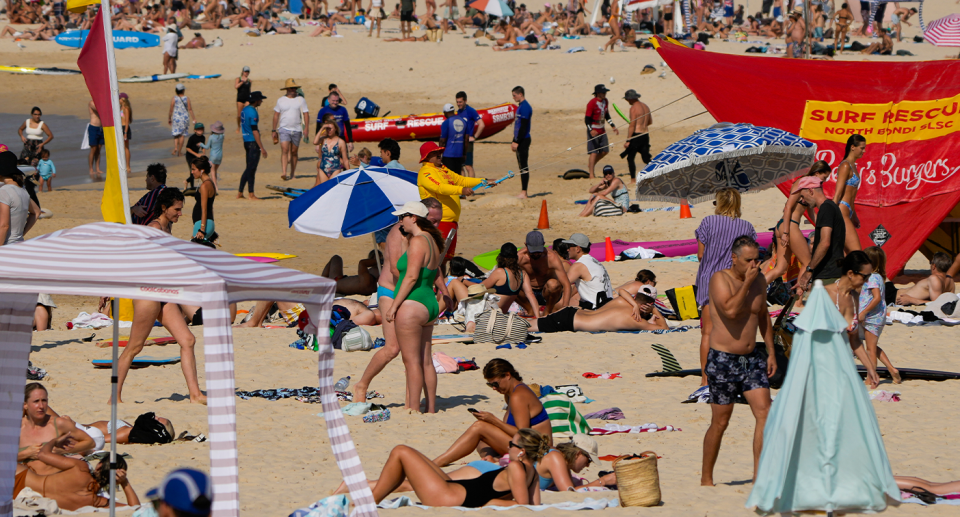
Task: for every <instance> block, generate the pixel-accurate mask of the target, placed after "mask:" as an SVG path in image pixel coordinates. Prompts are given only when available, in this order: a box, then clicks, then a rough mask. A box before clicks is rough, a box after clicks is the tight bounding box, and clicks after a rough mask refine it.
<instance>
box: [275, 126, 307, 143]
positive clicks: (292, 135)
mask: <svg viewBox="0 0 960 517" xmlns="http://www.w3.org/2000/svg"><path fill="white" fill-rule="evenodd" d="M277 135H279V137H280V141H281V142H290V143H291V144H293V145H295V146H299V145H300V139H301V138H303V133H302V132H301V131H291V130H289V129H286V128H280V129H278V130H277Z"/></svg>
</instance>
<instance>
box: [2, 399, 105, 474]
mask: <svg viewBox="0 0 960 517" xmlns="http://www.w3.org/2000/svg"><path fill="white" fill-rule="evenodd" d="M63 436H71V437H72V438H73V441H72V442H71V443H70V445H69V446H68V447H66V448H61V447H58V448H55V449H53V452H54V453H55V454H74V453H82V452H86V451H89V450H92V449H94V448H95V447H96V443H95V441H94V439H93V438H91V437H90V436H88V435H87V434H85V433H83V432H81V430H80V429H78V428H77V426H76V423H75V422H74V421H73V420H72V419H70V418H69V417H62V416H60V415H58V414H57V412H56V411H54V410H52V409H50V405H49V399H48V394H47V389H46V388H45V387H44V386H43V384H40V383H39V382H31V383H29V384H27V385H26V386H25V387H24V390H23V417H22V418H21V420H20V445H19V447H20V449H19V451H17V462H18V463H23V464H25V465H27V466H29V467H31V468H32V469H33V470H34V471H35V472H38V473H39V474H53V473H55V472H57V470H56V469H55V468H52V467H50V466H49V465H48V464H46V463H44V462H42V461H40V457H39V454H40V450H41V448H42V447H43V445H45V444H47V443H51V442H53V441H55V440H57V439H59V438H61V437H63Z"/></svg>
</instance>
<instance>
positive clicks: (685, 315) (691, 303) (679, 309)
mask: <svg viewBox="0 0 960 517" xmlns="http://www.w3.org/2000/svg"><path fill="white" fill-rule="evenodd" d="M664 294H666V295H667V300H670V305H672V306H673V312H674V313H676V315H677V319H679V320H681V321H683V320H695V319H697V318H699V317H700V310H699V309H698V308H697V286H695V285H688V286H686V287H676V288H674V289H667V291H666V292H665V293H664Z"/></svg>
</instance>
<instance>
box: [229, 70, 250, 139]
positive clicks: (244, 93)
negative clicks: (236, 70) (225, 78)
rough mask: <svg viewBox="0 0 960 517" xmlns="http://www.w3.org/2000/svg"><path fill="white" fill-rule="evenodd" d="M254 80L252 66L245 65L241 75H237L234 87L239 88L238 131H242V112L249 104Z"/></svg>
mask: <svg viewBox="0 0 960 517" xmlns="http://www.w3.org/2000/svg"><path fill="white" fill-rule="evenodd" d="M252 85H253V81H251V80H250V67H249V66H245V67H243V71H242V72H241V73H240V77H237V79H236V81H234V83H233V87H234V88H236V90H237V133H239V132H240V112H241V111H243V108H244V107H246V105H247V99H249V98H250V86H252Z"/></svg>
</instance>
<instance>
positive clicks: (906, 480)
mask: <svg viewBox="0 0 960 517" xmlns="http://www.w3.org/2000/svg"><path fill="white" fill-rule="evenodd" d="M893 480H894V481H896V482H897V486H898V487H900V489H901V490H913V489H916V488H922V489H924V490H926V491H928V492H932V493H934V494H937V495H947V494H956V493H960V481H947V482H944V483H934V482H933V481H927V480H926V479H920V478H915V477H911V476H893Z"/></svg>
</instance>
